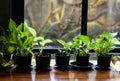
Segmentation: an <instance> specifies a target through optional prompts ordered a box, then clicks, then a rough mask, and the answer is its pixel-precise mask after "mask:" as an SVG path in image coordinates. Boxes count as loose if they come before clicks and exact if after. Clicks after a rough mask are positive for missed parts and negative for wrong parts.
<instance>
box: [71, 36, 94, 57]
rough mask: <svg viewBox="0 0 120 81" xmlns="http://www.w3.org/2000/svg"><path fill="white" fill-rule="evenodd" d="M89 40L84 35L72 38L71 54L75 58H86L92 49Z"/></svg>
mask: <svg viewBox="0 0 120 81" xmlns="http://www.w3.org/2000/svg"><path fill="white" fill-rule="evenodd" d="M91 46H92V44H91V41H90V38H89V37H88V36H86V35H79V37H78V38H73V44H72V52H73V53H74V54H75V55H77V56H86V55H87V54H88V52H89V51H90V50H91V49H92V48H91Z"/></svg>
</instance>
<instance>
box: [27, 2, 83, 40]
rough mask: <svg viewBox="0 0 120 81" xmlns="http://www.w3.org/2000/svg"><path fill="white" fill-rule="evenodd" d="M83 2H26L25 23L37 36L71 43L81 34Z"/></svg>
mask: <svg viewBox="0 0 120 81" xmlns="http://www.w3.org/2000/svg"><path fill="white" fill-rule="evenodd" d="M81 1H82V0H25V22H26V23H27V24H28V25H29V26H31V27H33V28H35V29H36V31H37V35H40V36H44V37H45V38H50V39H53V40H54V39H55V40H56V39H64V40H66V41H70V40H71V39H72V38H73V37H75V36H77V35H78V34H80V32H81V31H80V30H81V6H82V2H81Z"/></svg>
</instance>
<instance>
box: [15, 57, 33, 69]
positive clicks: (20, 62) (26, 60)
mask: <svg viewBox="0 0 120 81" xmlns="http://www.w3.org/2000/svg"><path fill="white" fill-rule="evenodd" d="M31 59H32V56H17V67H18V68H30V66H31Z"/></svg>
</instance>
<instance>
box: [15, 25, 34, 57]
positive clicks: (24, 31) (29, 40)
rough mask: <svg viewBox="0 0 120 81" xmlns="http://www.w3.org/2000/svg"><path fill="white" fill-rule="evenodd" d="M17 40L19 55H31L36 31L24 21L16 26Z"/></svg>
mask: <svg viewBox="0 0 120 81" xmlns="http://www.w3.org/2000/svg"><path fill="white" fill-rule="evenodd" d="M17 31H18V37H17V38H18V40H17V51H18V54H19V55H20V56H28V55H31V54H32V55H33V52H32V49H33V44H34V39H35V37H36V31H35V30H34V29H33V28H32V27H29V26H27V25H25V24H24V23H21V24H20V25H19V26H18V27H17Z"/></svg>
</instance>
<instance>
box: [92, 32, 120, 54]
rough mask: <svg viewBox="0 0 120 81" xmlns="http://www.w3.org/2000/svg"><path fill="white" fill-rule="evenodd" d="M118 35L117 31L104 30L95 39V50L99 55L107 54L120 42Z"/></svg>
mask: <svg viewBox="0 0 120 81" xmlns="http://www.w3.org/2000/svg"><path fill="white" fill-rule="evenodd" d="M116 35H117V33H108V32H103V33H102V34H101V35H100V36H99V37H98V38H95V39H93V41H92V42H93V47H94V51H95V52H96V54H97V55H98V56H107V55H108V53H109V52H110V51H111V50H113V49H114V47H115V45H116V44H120V42H119V40H118V39H117V38H116V37H115V36H116Z"/></svg>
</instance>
